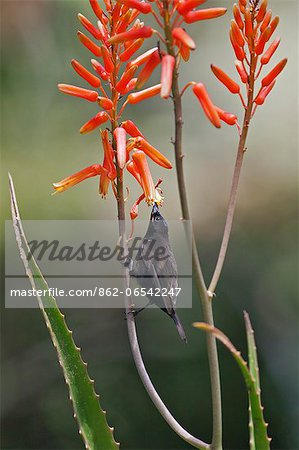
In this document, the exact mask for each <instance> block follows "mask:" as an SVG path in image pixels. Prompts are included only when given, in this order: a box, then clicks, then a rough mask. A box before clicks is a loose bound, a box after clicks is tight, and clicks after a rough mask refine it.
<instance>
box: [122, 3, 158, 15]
mask: <svg viewBox="0 0 299 450" xmlns="http://www.w3.org/2000/svg"><path fill="white" fill-rule="evenodd" d="M117 1H119V2H120V3H121V4H122V5H126V6H128V7H129V8H134V9H137V11H140V12H142V13H143V14H148V13H150V12H151V11H152V7H151V5H150V4H149V3H146V2H141V1H139V0H117Z"/></svg>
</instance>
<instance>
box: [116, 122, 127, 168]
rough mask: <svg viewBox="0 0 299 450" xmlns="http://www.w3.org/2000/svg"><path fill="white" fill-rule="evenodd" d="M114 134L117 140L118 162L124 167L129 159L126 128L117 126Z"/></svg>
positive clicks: (120, 166)
mask: <svg viewBox="0 0 299 450" xmlns="http://www.w3.org/2000/svg"><path fill="white" fill-rule="evenodd" d="M113 134H114V137H115V140H116V156H117V163H118V166H119V168H120V169H123V168H124V167H125V165H126V161H127V150H126V130H125V129H124V128H122V127H117V128H116V129H115V130H114V133H113Z"/></svg>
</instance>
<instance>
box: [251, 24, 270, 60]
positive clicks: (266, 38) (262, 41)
mask: <svg viewBox="0 0 299 450" xmlns="http://www.w3.org/2000/svg"><path fill="white" fill-rule="evenodd" d="M270 37H271V28H270V27H268V28H266V29H265V31H264V32H263V33H262V35H261V37H260V38H259V40H258V43H257V45H256V47H255V53H256V54H257V55H261V54H262V53H263V51H264V48H265V45H266V43H267V42H268V41H269V39H270Z"/></svg>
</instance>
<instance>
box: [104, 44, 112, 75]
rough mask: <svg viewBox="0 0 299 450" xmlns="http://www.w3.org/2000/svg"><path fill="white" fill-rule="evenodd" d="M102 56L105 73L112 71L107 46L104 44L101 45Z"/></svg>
mask: <svg viewBox="0 0 299 450" xmlns="http://www.w3.org/2000/svg"><path fill="white" fill-rule="evenodd" d="M101 49H102V57H103V62H104V67H105V70H106V72H107V73H111V72H113V69H114V64H113V61H112V58H111V55H110V52H109V50H108V48H107V47H106V46H105V45H102V47H101Z"/></svg>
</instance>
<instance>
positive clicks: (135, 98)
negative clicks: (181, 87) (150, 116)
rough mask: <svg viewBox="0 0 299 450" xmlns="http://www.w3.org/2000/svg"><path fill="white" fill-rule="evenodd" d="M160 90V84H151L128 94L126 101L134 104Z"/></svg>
mask: <svg viewBox="0 0 299 450" xmlns="http://www.w3.org/2000/svg"><path fill="white" fill-rule="evenodd" d="M160 91H161V84H156V85H155V86H151V87H149V88H147V89H143V90H142V91H139V92H134V93H133V94H130V95H129V96H128V98H127V102H128V103H130V104H132V105H134V104H136V103H139V102H142V101H143V100H146V99H148V98H151V97H154V96H155V95H157V94H159V93H160Z"/></svg>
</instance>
